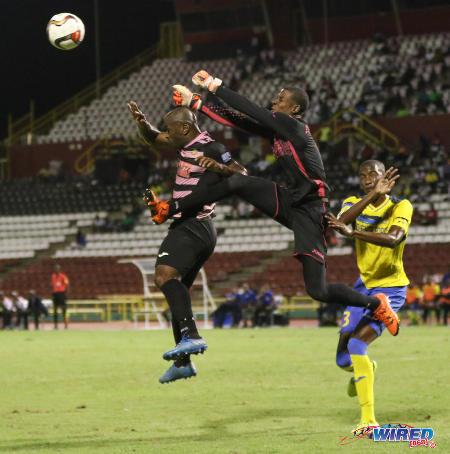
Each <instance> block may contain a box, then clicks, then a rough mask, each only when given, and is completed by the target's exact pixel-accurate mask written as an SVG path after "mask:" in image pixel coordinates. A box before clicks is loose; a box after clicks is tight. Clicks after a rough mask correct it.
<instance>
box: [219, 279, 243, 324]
mask: <svg viewBox="0 0 450 454" xmlns="http://www.w3.org/2000/svg"><path fill="white" fill-rule="evenodd" d="M227 315H229V316H230V317H231V325H232V326H239V323H240V321H241V318H242V312H241V307H240V305H239V298H238V288H236V287H235V288H233V290H232V291H231V292H228V293H227V294H226V295H225V301H224V302H223V303H222V304H221V305H220V306H219V307H218V308H217V309H216V310H215V311H214V313H213V317H214V318H213V320H214V328H223V327H224V324H225V323H226V320H227Z"/></svg>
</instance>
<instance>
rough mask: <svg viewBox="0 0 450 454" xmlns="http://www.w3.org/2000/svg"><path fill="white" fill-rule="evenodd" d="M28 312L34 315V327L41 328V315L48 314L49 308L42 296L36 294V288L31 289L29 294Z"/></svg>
mask: <svg viewBox="0 0 450 454" xmlns="http://www.w3.org/2000/svg"><path fill="white" fill-rule="evenodd" d="M28 313H29V314H31V315H33V318H34V329H35V330H38V329H39V317H40V316H41V314H44V315H45V316H48V310H47V308H46V307H45V305H44V304H43V303H42V298H41V297H40V296H38V295H37V294H36V291H35V290H30V293H29V294H28Z"/></svg>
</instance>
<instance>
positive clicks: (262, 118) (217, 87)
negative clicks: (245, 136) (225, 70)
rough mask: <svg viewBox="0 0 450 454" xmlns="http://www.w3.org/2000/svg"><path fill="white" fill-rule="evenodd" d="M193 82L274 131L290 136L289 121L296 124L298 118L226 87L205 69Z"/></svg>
mask: <svg viewBox="0 0 450 454" xmlns="http://www.w3.org/2000/svg"><path fill="white" fill-rule="evenodd" d="M192 82H193V83H194V84H195V85H198V86H199V87H201V88H204V89H206V90H209V91H210V92H211V93H214V94H215V95H216V96H218V97H219V98H221V99H223V100H224V101H225V102H226V103H227V104H228V105H229V106H231V107H233V108H234V109H236V110H238V111H239V112H242V113H243V114H245V115H248V116H249V117H250V118H252V119H254V120H256V121H257V122H258V123H260V124H261V125H263V126H265V127H266V128H270V129H271V130H272V131H273V132H276V133H278V134H281V135H283V136H288V135H289V123H290V122H291V121H292V122H294V123H293V124H296V120H294V119H293V118H291V117H289V115H287V114H283V113H274V112H271V111H270V110H267V109H265V108H264V107H261V106H258V105H257V104H254V103H253V102H251V101H249V100H248V99H247V98H245V97H244V96H242V95H240V94H238V93H236V92H235V91H233V90H230V89H229V88H227V87H224V86H223V84H222V80H220V79H217V78H214V77H213V76H211V75H210V74H208V73H207V72H206V71H205V70H201V71H199V72H197V73H196V74H194V76H193V77H192Z"/></svg>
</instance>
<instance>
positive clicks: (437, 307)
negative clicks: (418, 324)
mask: <svg viewBox="0 0 450 454" xmlns="http://www.w3.org/2000/svg"><path fill="white" fill-rule="evenodd" d="M433 306H434V312H435V314H436V323H437V324H438V325H440V323H441V307H440V305H439V302H438V301H435V302H434V303H433Z"/></svg>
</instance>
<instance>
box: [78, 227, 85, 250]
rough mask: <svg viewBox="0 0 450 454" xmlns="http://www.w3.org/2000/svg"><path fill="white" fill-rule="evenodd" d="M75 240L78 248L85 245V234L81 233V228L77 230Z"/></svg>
mask: <svg viewBox="0 0 450 454" xmlns="http://www.w3.org/2000/svg"><path fill="white" fill-rule="evenodd" d="M76 242H77V247H78V248H79V249H83V248H85V247H86V235H85V234H84V233H83V231H82V230H81V229H78V230H77V236H76Z"/></svg>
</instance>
